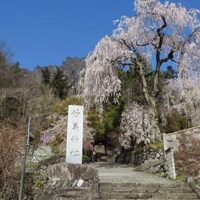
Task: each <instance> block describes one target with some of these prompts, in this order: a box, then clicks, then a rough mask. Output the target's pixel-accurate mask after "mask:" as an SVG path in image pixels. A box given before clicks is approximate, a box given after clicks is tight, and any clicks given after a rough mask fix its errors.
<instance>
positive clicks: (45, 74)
mask: <svg viewBox="0 0 200 200" xmlns="http://www.w3.org/2000/svg"><path fill="white" fill-rule="evenodd" d="M41 70H42V83H43V84H44V85H49V84H50V72H49V69H48V67H45V68H42V69H41Z"/></svg>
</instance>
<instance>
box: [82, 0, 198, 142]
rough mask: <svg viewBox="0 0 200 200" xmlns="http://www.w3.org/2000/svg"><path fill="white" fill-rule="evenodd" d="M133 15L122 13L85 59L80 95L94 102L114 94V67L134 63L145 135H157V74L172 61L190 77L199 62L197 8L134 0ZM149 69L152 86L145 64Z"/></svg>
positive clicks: (116, 81) (116, 84) (116, 87)
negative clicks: (146, 123) (146, 117)
mask: <svg viewBox="0 0 200 200" xmlns="http://www.w3.org/2000/svg"><path fill="white" fill-rule="evenodd" d="M134 6H135V13H134V16H133V17H126V16H123V17H122V18H121V19H120V20H117V21H116V23H117V27H116V29H115V30H114V31H113V34H112V35H111V36H105V37H104V38H102V39H101V40H100V41H99V42H98V44H97V45H96V48H95V49H94V51H93V52H91V53H90V54H89V55H88V56H87V58H86V69H85V72H84V78H83V80H82V84H83V85H82V87H83V95H84V97H85V99H86V100H88V103H89V101H90V100H94V101H95V103H96V104H97V105H99V106H100V105H102V104H103V103H105V102H108V101H109V99H110V98H111V97H112V98H113V97H115V98H116V99H117V98H118V96H119V95H120V90H121V81H120V79H119V77H118V73H117V70H118V69H119V68H123V67H127V66H129V67H130V68H135V69H136V71H137V73H138V75H139V77H140V82H141V85H142V91H143V95H144V98H145V101H146V104H147V105H148V109H149V111H150V124H151V128H152V130H151V138H152V140H155V139H160V129H159V127H158V111H157V97H158V94H159V86H160V74H161V70H164V69H165V68H166V66H168V65H172V66H173V67H174V69H177V71H178V74H179V76H180V77H186V76H193V72H194V71H195V70H196V69H197V67H198V64H199V63H200V62H199V61H200V56H199V55H200V21H199V20H198V16H197V15H198V14H199V10H195V9H189V10H188V9H186V8H185V7H184V6H182V5H181V4H175V3H169V2H165V3H161V2H160V1H159V0H135V1H134ZM149 66H152V69H153V89H152V87H151V89H150V87H149V83H148V81H147V77H148V71H149V70H147V68H149Z"/></svg>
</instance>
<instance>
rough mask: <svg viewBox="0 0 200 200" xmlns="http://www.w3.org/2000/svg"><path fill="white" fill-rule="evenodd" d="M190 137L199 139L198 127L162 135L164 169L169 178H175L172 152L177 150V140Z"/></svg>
mask: <svg viewBox="0 0 200 200" xmlns="http://www.w3.org/2000/svg"><path fill="white" fill-rule="evenodd" d="M183 134H186V135H192V136H194V137H196V138H198V139H200V126H196V127H193V128H190V129H185V130H181V131H177V132H174V133H169V134H165V133H163V143H164V152H165V169H166V171H167V173H168V175H169V177H170V178H172V179H175V178H176V166H175V160H174V152H175V151H177V150H178V147H179V138H180V137H181V136H182V135H183Z"/></svg>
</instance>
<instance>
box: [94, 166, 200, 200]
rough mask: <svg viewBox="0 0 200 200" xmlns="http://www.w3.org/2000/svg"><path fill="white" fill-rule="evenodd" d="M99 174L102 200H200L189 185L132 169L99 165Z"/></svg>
mask: <svg viewBox="0 0 200 200" xmlns="http://www.w3.org/2000/svg"><path fill="white" fill-rule="evenodd" d="M95 167H96V169H98V174H99V182H100V183H99V199H102V200H119V199H123V200H126V199H132V200H133V199H137V200H142V199H143V200H144V199H152V200H167V199H168V200H178V199H181V200H193V199H200V198H199V197H198V195H197V194H196V193H195V192H194V191H193V189H192V188H191V187H190V186H189V185H188V184H185V183H182V182H177V181H172V180H169V179H165V178H161V177H158V176H154V175H151V174H148V173H145V172H138V171H136V170H135V169H134V168H133V167H130V166H119V165H116V166H105V165H97V166H95Z"/></svg>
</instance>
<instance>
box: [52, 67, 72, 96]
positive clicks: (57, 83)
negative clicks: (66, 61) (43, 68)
mask: <svg viewBox="0 0 200 200" xmlns="http://www.w3.org/2000/svg"><path fill="white" fill-rule="evenodd" d="M51 87H52V88H53V91H54V93H55V95H56V96H58V97H59V98H60V99H64V98H65V97H66V96H67V93H68V79H67V76H66V75H65V74H64V73H63V71H62V70H61V69H60V68H58V67H57V68H56V72H55V73H54V75H53V79H52V81H51Z"/></svg>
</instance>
